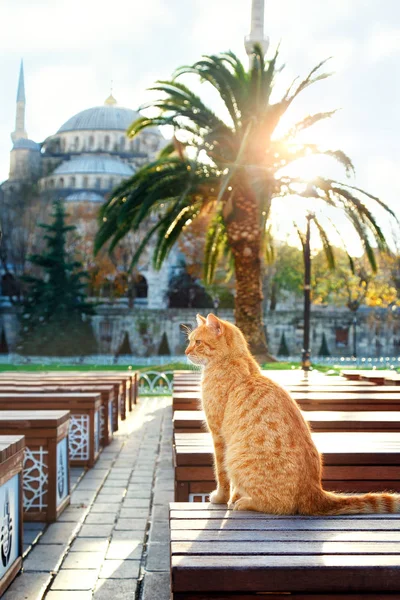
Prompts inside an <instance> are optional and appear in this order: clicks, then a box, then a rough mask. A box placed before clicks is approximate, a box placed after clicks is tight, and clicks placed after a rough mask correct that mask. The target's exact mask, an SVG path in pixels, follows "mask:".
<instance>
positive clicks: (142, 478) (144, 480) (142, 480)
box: [130, 473, 153, 485]
mask: <svg viewBox="0 0 400 600" xmlns="http://www.w3.org/2000/svg"><path fill="white" fill-rule="evenodd" d="M130 483H131V484H132V485H142V484H148V485H152V483H153V473H149V474H148V475H144V474H142V473H140V475H136V474H135V473H134V474H133V475H132V477H131V481H130Z"/></svg>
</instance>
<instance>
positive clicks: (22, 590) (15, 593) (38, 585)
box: [2, 573, 51, 600]
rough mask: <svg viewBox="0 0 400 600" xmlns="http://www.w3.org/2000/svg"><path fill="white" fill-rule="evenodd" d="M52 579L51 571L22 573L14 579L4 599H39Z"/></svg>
mask: <svg viewBox="0 0 400 600" xmlns="http://www.w3.org/2000/svg"><path fill="white" fill-rule="evenodd" d="M50 580H51V574H50V573H21V575H18V577H17V578H16V579H15V580H14V581H13V583H12V584H11V586H10V587H9V588H8V590H7V591H6V593H5V594H3V596H2V600H22V599H23V600H38V598H42V596H43V594H44V592H45V590H46V588H47V586H48V585H49V583H50Z"/></svg>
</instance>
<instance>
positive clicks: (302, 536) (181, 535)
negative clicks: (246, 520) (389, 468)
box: [171, 529, 400, 552]
mask: <svg viewBox="0 0 400 600" xmlns="http://www.w3.org/2000/svg"><path fill="white" fill-rule="evenodd" d="M338 539H339V540H341V541H344V542H370V543H372V542H396V544H397V551H398V552H399V550H400V549H399V547H398V544H399V532H398V531H369V530H364V531H341V532H339V533H338V532H337V531H314V530H311V531H310V530H308V531H296V530H292V531H282V530H272V531H265V530H264V531H259V530H250V531H249V530H247V529H244V530H239V531H238V530H236V529H233V530H227V529H220V530H207V531H201V532H199V531H196V530H191V529H190V530H184V529H173V530H172V531H171V542H194V541H196V542H199V543H200V542H201V543H204V542H216V541H225V542H246V541H247V542H252V543H255V542H257V543H258V542H265V541H267V540H269V541H271V542H275V541H278V542H284V541H286V542H290V541H297V540H301V541H304V542H330V541H332V542H334V541H337V540H338Z"/></svg>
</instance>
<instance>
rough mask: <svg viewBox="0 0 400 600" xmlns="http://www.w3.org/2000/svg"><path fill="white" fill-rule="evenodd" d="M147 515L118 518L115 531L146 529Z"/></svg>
mask: <svg viewBox="0 0 400 600" xmlns="http://www.w3.org/2000/svg"><path fill="white" fill-rule="evenodd" d="M146 526H147V517H146V518H141V519H118V521H117V523H116V525H115V531H143V532H144V531H145V529H146Z"/></svg>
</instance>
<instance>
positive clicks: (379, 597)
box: [170, 503, 400, 600]
mask: <svg viewBox="0 0 400 600" xmlns="http://www.w3.org/2000/svg"><path fill="white" fill-rule="evenodd" d="M170 534H171V587H172V599H173V600H206V599H207V600H251V599H254V600H256V598H258V599H261V598H265V599H268V600H285V599H286V598H287V599H288V600H291V599H293V600H386V599H387V600H398V598H399V590H400V543H399V537H400V515H357V516H347V517H301V516H294V517H287V516H282V517H279V516H273V515H264V514H260V513H249V512H247V513H246V512H236V511H230V510H227V508H226V507H225V506H218V505H210V504H205V503H204V504H185V503H176V504H171V505H170Z"/></svg>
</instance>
